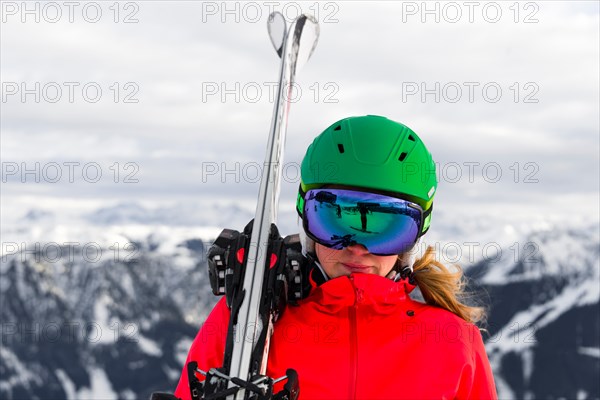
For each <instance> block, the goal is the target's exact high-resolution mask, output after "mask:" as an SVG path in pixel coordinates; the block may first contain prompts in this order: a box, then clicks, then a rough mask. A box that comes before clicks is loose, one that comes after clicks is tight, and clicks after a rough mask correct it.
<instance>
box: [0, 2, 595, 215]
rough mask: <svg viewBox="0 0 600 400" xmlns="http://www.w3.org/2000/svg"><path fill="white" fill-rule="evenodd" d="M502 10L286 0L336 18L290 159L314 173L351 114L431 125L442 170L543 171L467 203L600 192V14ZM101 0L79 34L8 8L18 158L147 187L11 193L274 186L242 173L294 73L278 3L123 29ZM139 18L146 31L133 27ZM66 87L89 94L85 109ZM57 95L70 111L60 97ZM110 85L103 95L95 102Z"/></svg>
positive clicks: (305, 92) (589, 7)
mask: <svg viewBox="0 0 600 400" xmlns="http://www.w3.org/2000/svg"><path fill="white" fill-rule="evenodd" d="M7 3H10V2H7ZM491 3H492V2H481V3H480V6H479V7H478V8H477V9H475V10H474V13H473V15H472V16H473V19H474V21H473V22H472V23H471V22H469V21H468V18H467V16H468V14H467V12H468V9H467V8H466V6H465V5H464V4H463V3H460V2H455V3H454V4H457V5H458V7H460V11H461V13H462V17H461V19H460V20H459V21H457V22H451V21H450V19H452V18H454V17H453V16H454V15H455V14H451V12H452V11H453V10H452V9H451V8H449V7H452V6H448V4H449V3H438V2H435V3H428V4H429V5H428V7H431V9H434V7H436V6H435V5H434V4H437V7H438V11H437V14H438V16H439V22H436V21H435V18H436V12H435V11H434V12H433V14H427V13H425V10H424V9H422V8H421V7H423V4H424V3H421V2H402V3H386V2H376V3H369V4H368V5H367V4H366V3H365V2H335V3H334V2H329V3H319V4H317V3H315V5H311V4H309V3H281V4H279V5H278V7H280V8H285V11H286V15H288V16H292V17H293V16H294V15H295V14H296V13H297V12H296V11H297V7H300V8H303V11H313V13H314V12H315V11H317V13H318V16H319V18H320V19H321V37H320V39H319V43H318V45H317V48H316V51H315V53H314V55H313V58H312V59H311V61H310V62H309V63H308V64H307V65H306V66H305V67H304V68H303V69H302V70H301V71H300V72H299V74H298V88H299V91H300V92H299V93H300V95H299V98H298V101H296V102H295V103H294V104H293V105H292V108H291V115H290V120H289V131H288V140H287V149H286V156H285V159H286V161H288V162H290V163H299V162H300V160H301V158H302V155H303V153H304V150H305V148H306V147H307V146H308V144H309V143H310V142H311V141H312V139H313V138H314V136H315V135H316V134H318V133H319V132H320V131H321V130H322V129H324V128H325V127H327V126H328V125H330V124H331V123H332V122H333V121H335V120H336V119H339V118H342V117H345V116H348V115H359V114H379V115H387V116H389V117H391V118H393V119H398V120H400V121H402V122H404V123H406V124H407V125H409V126H411V127H412V128H413V129H415V131H417V132H418V133H419V134H420V135H421V136H422V137H423V139H424V140H425V141H426V142H427V143H428V145H429V146H430V148H431V150H432V153H433V154H434V158H435V159H436V160H438V161H439V162H440V163H441V164H442V165H445V166H447V165H449V163H453V162H454V163H458V164H459V165H463V164H464V163H465V162H479V163H481V165H485V164H486V163H491V162H496V163H498V164H499V165H501V168H502V172H503V173H504V175H503V176H504V177H509V176H512V175H511V174H513V175H514V173H515V168H517V169H518V170H519V172H520V179H522V178H523V176H525V175H526V174H527V173H531V171H532V170H531V169H527V168H531V167H526V166H525V164H526V163H528V162H529V163H535V165H537V168H538V169H539V171H538V172H537V173H536V178H538V182H537V183H535V184H531V185H520V186H515V185H514V184H511V182H510V181H500V182H499V183H497V184H489V183H488V182H486V181H485V179H484V178H483V177H481V176H480V177H479V178H478V179H476V180H474V181H473V182H469V181H461V182H458V183H452V184H451V183H450V182H448V181H447V179H446V181H445V182H443V183H444V184H445V186H446V187H445V188H443V189H444V190H447V194H446V200H445V201H447V202H449V203H451V204H460V203H461V202H462V201H463V200H464V197H465V193H470V195H469V196H470V197H469V196H467V197H469V198H474V199H479V200H480V202H486V201H492V200H491V199H494V198H508V197H511V196H512V197H514V196H515V195H517V194H518V195H519V196H527V197H528V198H530V199H531V200H529V201H528V202H527V204H537V203H543V202H549V200H548V199H549V198H550V197H552V196H554V195H555V194H556V193H557V192H573V193H589V194H591V195H597V193H598V183H597V182H598V180H599V179H600V177H599V176H598V169H599V168H598V151H597V149H598V146H599V143H598V140H599V135H598V132H599V126H598V108H599V106H600V105H599V102H598V87H599V85H600V83H599V78H598V77H599V61H598V60H599V59H600V55H599V50H598V49H599V47H600V46H599V43H598V35H597V32H598V28H599V16H598V15H599V13H598V6H597V4H595V3H594V4H595V5H594V4H591V3H593V2H577V3H573V2H529V3H527V4H530V6H527V7H526V6H525V5H524V3H519V5H518V7H519V9H518V10H519V14H518V15H516V14H515V13H516V10H515V9H514V8H513V9H511V8H510V6H511V4H512V3H494V4H498V5H499V7H500V8H501V11H502V17H501V19H500V20H499V21H498V22H496V23H492V22H490V21H489V19H490V16H491V15H493V14H489V15H487V14H486V15H484V14H483V13H482V10H483V8H484V7H485V6H486V5H488V8H489V10H488V11H489V12H490V13H491V12H492V11H493V9H492V6H489V4H491ZM14 4H17V6H20V4H22V3H18V2H16V3H14ZM40 4H42V3H40ZM57 4H60V3H57ZM99 4H101V7H102V18H101V20H100V21H99V22H97V23H90V22H88V21H86V20H85V18H83V17H82V14H81V10H79V9H77V10H75V13H74V14H73V15H74V19H75V21H74V22H73V23H70V22H68V20H66V19H65V16H66V15H67V14H66V11H67V10H66V9H64V8H63V19H61V20H60V21H58V22H56V23H50V22H48V21H45V20H44V18H43V17H44V16H43V15H41V17H42V18H41V21H40V22H39V23H36V22H35V21H33V19H32V17H31V16H29V17H28V19H27V22H25V23H22V22H21V18H20V17H21V15H19V14H16V15H9V16H6V15H5V18H7V21H6V22H5V23H3V27H2V33H3V34H2V38H1V45H2V57H1V64H0V65H1V68H2V82H3V99H2V104H1V105H2V118H1V119H2V122H1V126H0V127H1V133H2V139H1V140H2V148H1V150H0V152H1V154H2V161H3V162H13V163H17V164H20V163H22V162H26V163H35V162H40V163H42V164H43V163H46V164H48V163H50V162H57V163H59V164H60V163H62V162H65V161H72V162H80V163H81V164H82V165H83V164H85V163H92V162H95V163H98V164H100V165H101V167H102V168H103V172H105V175H104V179H108V178H109V177H111V176H112V175H111V174H112V173H113V171H111V170H110V169H109V168H110V166H111V165H114V163H116V162H118V163H120V166H121V168H122V166H123V165H124V163H127V162H130V163H135V164H136V165H138V166H139V176H140V179H141V181H140V183H139V184H135V185H129V186H127V185H125V186H123V185H119V184H116V183H114V182H113V183H111V181H109V180H107V181H102V182H101V183H98V184H96V185H95V186H92V187H90V186H89V185H87V186H86V182H85V181H83V180H81V179H80V181H78V182H79V183H77V182H75V183H65V182H57V183H56V184H51V185H49V184H46V185H44V182H41V183H40V184H37V183H35V182H27V183H22V182H20V181H19V179H16V180H15V176H11V177H10V178H9V179H6V182H4V176H3V186H4V188H3V191H2V196H3V197H5V198H6V197H7V196H26V195H30V194H31V193H40V192H42V193H44V195H46V196H56V197H60V196H71V197H73V198H75V199H77V198H80V199H82V200H83V198H85V197H86V196H90V195H91V194H93V195H94V196H98V197H106V198H107V199H109V198H110V199H114V200H120V199H129V198H133V197H135V196H139V195H140V193H143V196H144V197H146V198H156V199H159V198H160V199H164V198H165V197H168V196H169V195H170V196H175V197H178V196H181V198H184V197H186V198H187V197H188V196H192V197H193V196H199V197H200V196H210V197H211V198H219V197H220V196H221V197H227V198H229V197H231V196H239V199H240V201H248V200H247V199H253V198H254V197H255V196H256V192H257V190H258V184H257V183H256V182H254V181H253V180H252V179H244V178H245V177H244V176H243V173H242V172H241V171H242V169H243V168H244V166H246V168H248V166H252V165H253V164H252V163H261V162H262V159H263V157H264V151H265V145H266V138H267V133H268V128H269V124H270V118H271V113H272V103H271V102H270V98H271V94H272V85H273V82H275V80H276V77H277V73H278V68H279V66H278V59H277V56H276V55H275V53H274V51H273V50H272V48H271V44H270V43H269V40H268V37H267V33H266V29H265V25H266V17H267V11H268V7H269V6H268V5H266V4H264V3H260V2H255V3H254V4H253V5H250V6H249V5H248V4H249V3H231V4H229V5H228V6H227V7H231V8H230V9H229V13H228V12H227V10H224V9H222V8H221V7H224V5H223V4H224V3H220V2H214V3H211V2H205V3H204V4H202V3H193V2H169V3H164V2H137V3H136V2H134V3H132V4H136V5H137V8H135V7H134V8H127V9H125V8H124V5H123V4H120V7H121V8H120V9H119V14H118V18H117V19H118V21H119V22H117V23H115V22H114V20H115V18H116V15H115V11H114V10H113V9H110V8H109V6H110V4H109V3H99ZM128 4H129V3H128ZM236 4H237V5H236ZM213 6H214V7H216V9H215V8H214V7H213ZM411 6H412V7H417V11H416V13H413V12H415V10H414V9H411V8H407V7H411ZM31 7H33V6H31ZM40 7H42V8H41V9H43V6H41V5H40ZM210 7H213V8H210ZM236 7H237V8H236ZM310 7H312V10H311V9H308V8H310ZM403 7H404V8H403ZM444 7H445V8H444ZM232 10H233V11H232ZM257 10H260V17H259V16H258V14H256V12H257ZM444 10H445V11H444ZM127 16H129V17H130V18H134V19H138V22H137V23H130V24H126V23H123V20H124V19H125V18H126V17H127ZM486 18H487V19H486ZM236 19H237V20H238V21H239V22H236ZM423 19H424V20H425V22H423ZM515 19H517V20H518V22H515ZM526 19H530V20H536V19H537V22H534V23H524V21H525V20H526ZM223 21H224V22H223ZM65 82H75V83H77V85H76V86H74V84H71V87H72V88H73V92H72V95H73V101H69V94H70V93H69V90H70V88H71V87H69V86H68V85H67V84H65ZM36 83H38V84H39V87H40V90H38V91H37V95H39V96H40V101H39V102H36V101H35V96H36V94H35V93H33V94H32V93H30V94H27V95H25V101H22V98H21V96H22V93H21V89H23V87H24V88H25V89H29V90H32V89H34V92H35V91H36V90H35V88H36V86H35V85H36ZM7 85H9V86H7ZM15 85H16V87H15ZM22 85H25V86H22ZM86 85H87V89H88V91H89V92H85V91H84V90H83V88H84V87H86ZM57 87H58V88H60V90H62V96H61V98H60V100H58V101H56V102H51V101H48V100H49V99H53V98H55V97H56V88H57ZM97 87H99V88H100V89H101V91H102V94H101V96H100V98H99V99H98V101H96V102H94V101H91V100H95V98H93V94H94V89H95V88H97ZM498 88H499V89H500V90H501V93H500V94H499V93H498ZM6 89H11V90H19V92H18V93H16V94H14V95H9V94H7V91H6ZM458 91H460V94H461V96H460V98H459V99H458V100H457V95H458ZM498 95H499V98H498ZM53 96H54V97H53ZM86 96H87V97H86ZM470 96H471V97H472V99H471V98H470ZM436 97H437V98H438V99H437V100H438V101H436ZM517 162H518V163H519V165H518V167H514V163H517ZM211 163H212V164H211ZM214 163H216V164H217V165H219V166H225V168H236V167H234V165H235V163H240V164H239V168H240V169H239V172H234V173H232V174H229V175H225V177H224V179H221V180H219V181H214V180H213V181H211V180H208V181H207V180H206V179H204V177H203V173H205V172H206V171H205V170H203V166H206V165H213V164H214ZM5 166H6V165H3V172H6V171H5V168H4V167H5ZM511 166H513V169H511ZM463 168H464V165H463ZM121 172H122V173H123V172H127V171H121ZM246 172H248V171H246ZM236 173H237V175H238V178H239V179H237V178H235V177H234V176H235V174H236ZM463 173H464V171H463ZM19 177H20V176H19V174H17V175H16V178H19ZM121 177H122V176H121ZM42 178H43V177H42ZM142 178H143V179H142ZM246 178H247V177H246ZM442 178H444V177H442ZM244 181H245V182H244ZM46 183H47V182H46ZM36 185H38V186H36ZM442 186H444V185H442ZM296 187H297V182H286V183H285V184H284V191H283V192H282V201H286V202H291V203H293V199H294V196H295V189H296ZM241 199H244V200H241Z"/></svg>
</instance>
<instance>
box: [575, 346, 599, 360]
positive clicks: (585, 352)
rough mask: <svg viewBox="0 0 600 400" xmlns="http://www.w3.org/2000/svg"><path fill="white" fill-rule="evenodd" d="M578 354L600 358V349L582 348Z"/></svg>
mask: <svg viewBox="0 0 600 400" xmlns="http://www.w3.org/2000/svg"><path fill="white" fill-rule="evenodd" d="M577 352H578V353H579V354H583V355H586V356H590V357H595V358H600V347H580V348H579V349H578V350H577Z"/></svg>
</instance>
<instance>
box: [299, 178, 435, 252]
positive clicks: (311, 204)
mask: <svg viewBox="0 0 600 400" xmlns="http://www.w3.org/2000/svg"><path fill="white" fill-rule="evenodd" d="M304 199H305V202H304V213H303V219H304V229H305V231H306V233H307V234H308V235H309V236H310V237H311V238H312V239H313V240H315V241H316V242H317V243H320V244H322V245H324V246H327V247H329V248H332V249H337V250H340V249H343V248H344V247H347V246H351V245H353V244H362V245H363V246H365V247H366V248H367V249H368V250H369V252H371V253H373V254H377V255H392V254H400V253H403V252H405V251H408V250H410V249H411V248H412V246H413V245H414V244H415V242H416V241H417V238H418V235H419V232H420V229H421V223H422V215H423V212H422V210H421V208H420V207H419V206H418V205H417V204H415V203H412V202H409V201H407V200H403V199H398V198H395V197H389V196H385V195H381V194H375V193H366V192H357V191H353V190H342V189H315V190H309V191H308V192H306V195H305V197H304Z"/></svg>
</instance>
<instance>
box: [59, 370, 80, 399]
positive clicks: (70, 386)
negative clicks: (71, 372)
mask: <svg viewBox="0 0 600 400" xmlns="http://www.w3.org/2000/svg"><path fill="white" fill-rule="evenodd" d="M56 376H57V377H58V380H59V381H60V383H61V384H62V387H63V389H64V390H65V393H66V394H67V400H75V399H77V391H76V390H75V384H74V383H73V381H72V380H71V379H69V376H68V375H67V374H66V373H65V371H63V370H62V369H60V368H59V369H57V370H56Z"/></svg>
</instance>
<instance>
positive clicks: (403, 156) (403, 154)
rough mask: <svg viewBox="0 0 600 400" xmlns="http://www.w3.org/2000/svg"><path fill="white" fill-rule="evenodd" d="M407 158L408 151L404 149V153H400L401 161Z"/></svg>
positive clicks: (399, 158)
mask: <svg viewBox="0 0 600 400" xmlns="http://www.w3.org/2000/svg"><path fill="white" fill-rule="evenodd" d="M405 158H406V152H405V151H403V152H402V153H400V157H398V160H399V161H404V159H405Z"/></svg>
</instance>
